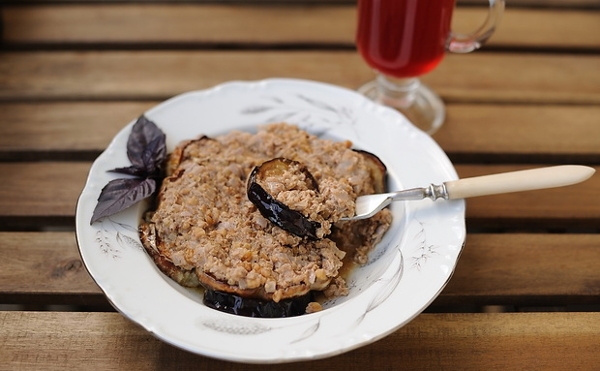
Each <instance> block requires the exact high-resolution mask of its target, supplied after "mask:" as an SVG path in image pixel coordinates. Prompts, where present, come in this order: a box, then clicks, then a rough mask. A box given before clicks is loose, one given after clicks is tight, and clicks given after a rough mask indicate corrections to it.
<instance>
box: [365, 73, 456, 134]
mask: <svg viewBox="0 0 600 371" xmlns="http://www.w3.org/2000/svg"><path fill="white" fill-rule="evenodd" d="M358 91H359V92H360V93H361V94H363V95H365V96H366V97H368V98H370V99H372V100H374V101H375V102H378V103H381V104H383V105H385V106H388V107H393V108H395V109H397V110H398V111H400V112H401V113H402V114H403V115H404V116H406V118H407V119H408V120H410V121H411V122H412V123H413V124H414V125H415V126H416V127H418V128H419V129H421V130H423V131H424V132H426V133H427V134H429V135H431V134H433V133H435V132H436V131H437V130H438V129H439V128H440V127H441V126H442V124H443V123H444V120H445V118H446V109H445V107H444V102H443V101H442V99H441V98H440V97H439V96H438V95H437V94H436V93H435V92H434V91H433V90H431V89H430V88H429V87H427V86H426V85H424V84H421V82H420V81H419V80H418V79H416V78H415V79H406V80H398V81H392V80H390V79H388V78H386V77H383V76H378V77H377V80H374V81H371V82H369V83H367V84H365V85H363V86H362V87H360V88H359V89H358Z"/></svg>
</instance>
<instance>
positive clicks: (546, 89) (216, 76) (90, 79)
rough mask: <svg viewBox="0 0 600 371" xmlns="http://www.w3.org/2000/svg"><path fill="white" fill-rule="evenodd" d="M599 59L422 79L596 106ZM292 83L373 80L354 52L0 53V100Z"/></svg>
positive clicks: (441, 70)
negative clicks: (229, 84)
mask: <svg viewBox="0 0 600 371" xmlns="http://www.w3.org/2000/svg"><path fill="white" fill-rule="evenodd" d="M598 65H600V56H597V55H537V54H513V53H503V54H494V53H492V54H488V53H483V52H482V53H472V54H466V55H448V56H447V58H446V59H445V60H444V61H443V62H442V63H441V64H440V66H439V67H438V68H437V69H436V70H434V71H433V72H432V73H430V74H428V75H426V76H425V77H424V78H423V81H424V82H425V83H427V84H429V85H430V86H431V87H432V88H433V89H434V90H436V91H437V92H438V93H439V94H440V95H441V96H442V97H443V98H445V99H446V100H447V101H449V102H479V103H483V102H487V103H494V102H496V103H498V102H502V103H514V102H519V103H545V104H548V103H561V104H567V103H570V104H598V103H600V89H598V86H600V69H599V68H598ZM269 77H295V78H305V79H311V80H317V81H323V82H329V83H333V84H337V85H341V86H345V87H348V88H351V89H355V88H356V87H358V86H360V85H361V84H363V83H365V82H367V81H369V80H370V79H371V78H372V77H373V74H372V72H371V71H370V70H369V69H368V68H367V67H366V65H365V64H364V63H363V62H362V60H361V59H360V57H359V56H358V55H357V54H356V53H355V52H347V51H340V52H331V51H263V52H258V51H243V52H242V51H227V52H224V51H185V52H184V51H136V52H130V51H123V52H97V51H86V52H45V53H25V52H5V53H0V100H3V101H20V100H42V101H44V100H46V101H47V100H90V99H93V100H131V99H134V100H162V99H166V98H169V97H171V96H173V95H177V94H179V93H183V92H185V91H189V90H196V89H200V88H207V87H210V86H213V85H216V84H219V83H222V82H224V81H229V80H257V79H264V78H269Z"/></svg>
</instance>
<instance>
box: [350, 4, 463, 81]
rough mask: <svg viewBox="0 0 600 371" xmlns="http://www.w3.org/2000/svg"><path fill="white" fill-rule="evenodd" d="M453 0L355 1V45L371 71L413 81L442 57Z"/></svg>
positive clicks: (448, 30)
mask: <svg viewBox="0 0 600 371" xmlns="http://www.w3.org/2000/svg"><path fill="white" fill-rule="evenodd" d="M454 2H455V0H359V1H358V14H359V18H358V31H357V37H356V44H357V47H358V50H359V52H360V54H361V55H362V57H363V58H364V60H365V61H366V62H367V63H368V64H369V65H370V66H371V67H372V68H374V69H375V70H377V71H379V72H380V73H382V74H385V75H388V76H391V77H395V78H408V77H417V76H420V75H422V74H424V73H427V72H429V71H431V70H433V69H434V68H435V67H436V66H437V65H438V64H439V63H440V62H441V60H442V58H443V57H444V53H445V51H446V43H447V41H448V38H449V36H450V25H451V19H452V10H453V9H454Z"/></svg>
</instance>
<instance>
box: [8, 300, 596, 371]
mask: <svg viewBox="0 0 600 371" xmlns="http://www.w3.org/2000/svg"><path fill="white" fill-rule="evenodd" d="M0 324H1V325H2V337H1V338H0V345H1V346H0V357H2V359H4V360H5V363H4V365H5V367H7V369H37V368H44V369H46V370H64V369H82V366H83V367H89V366H88V364H89V360H90V359H94V369H97V370H137V369H160V370H182V369H192V368H193V369H203V370H204V369H206V370H210V369H214V370H223V371H226V370H236V371H243V370H280V369H282V367H285V369H286V370H291V371H293V370H306V369H310V370H329V371H335V370H349V369H352V370H371V369H388V368H389V367H391V366H390V365H398V366H399V367H402V369H410V370H434V369H440V368H443V369H444V370H461V371H469V370H478V371H479V370H495V369H502V370H508V369H511V370H516V369H519V370H521V369H526V370H546V371H552V370H561V371H562V370H567V369H568V370H571V369H573V370H581V371H585V370H596V369H597V366H598V353H597V351H598V347H599V346H600V336H598V332H597V329H598V327H599V326H600V314H599V313H511V314H422V315H420V316H419V317H417V318H416V319H415V320H414V321H412V322H411V323H409V324H408V325H406V326H404V327H402V328H401V329H399V330H398V331H396V332H394V333H392V334H391V335H389V336H388V337H386V338H384V339H383V340H380V341H378V342H376V343H373V344H370V345H368V346H365V347H362V348H359V349H357V350H354V351H352V352H350V353H347V354H345V355H343V356H336V357H332V358H327V359H323V360H315V361H309V362H299V363H292V364H287V365H250V364H239V363H230V362H225V361H219V360H214V359H209V358H205V357H201V356H198V355H195V354H191V353H187V352H185V351H182V350H179V349H176V348H173V347H172V346H170V345H167V344H165V343H163V342H161V341H159V340H157V339H155V338H153V337H152V336H151V335H150V334H149V333H148V332H146V331H144V330H143V329H141V328H140V327H138V326H135V325H134V324H132V323H131V322H129V321H127V320H126V319H124V318H123V317H122V316H121V315H119V314H117V313H56V312H55V313H52V312H46V313H43V312H1V313H0ZM248 341H252V339H248ZM484 355H485V356H484ZM84 365H85V366H84ZM142 365H143V366H142Z"/></svg>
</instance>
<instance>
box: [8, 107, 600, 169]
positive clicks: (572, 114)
mask: <svg viewBox="0 0 600 371" xmlns="http://www.w3.org/2000/svg"><path fill="white" fill-rule="evenodd" d="M157 103H158V102H157V101H152V102H57V103H0V159H4V160H15V159H17V160H20V161H23V160H27V159H34V160H35V159H57V158H59V159H69V158H71V159H80V160H81V159H84V160H92V159H93V158H95V157H96V156H97V155H98V154H99V153H100V152H101V151H102V150H104V149H105V148H106V146H107V145H108V143H109V142H110V140H111V139H112V138H113V136H114V135H115V134H116V133H117V132H118V131H119V130H120V129H121V128H122V127H123V126H124V125H125V124H127V123H128V122H129V121H131V120H132V119H134V118H135V117H137V116H139V115H140V114H141V113H143V112H144V111H145V110H146V109H148V108H150V107H152V106H154V105H156V104H157ZM447 110H448V112H447V120H446V122H445V123H444V125H443V126H442V128H441V130H440V131H438V132H437V133H436V134H435V135H434V139H435V140H436V141H437V142H438V143H439V144H440V145H441V146H442V148H443V149H444V150H445V151H446V152H447V153H448V154H449V156H450V157H451V158H452V159H453V160H454V161H457V162H480V161H488V162H489V161H505V162H511V161H513V160H518V161H519V162H524V161H527V162H535V161H537V162H553V161H556V162H568V161H571V162H581V161H584V162H586V163H599V162H600V125H596V122H597V121H598V117H600V107H599V106H541V105H531V106H528V105H488V104H475V105H474V104H449V105H448V106H447ZM92 132H93V135H91V134H92ZM82 156H84V157H83V158H82Z"/></svg>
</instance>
